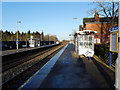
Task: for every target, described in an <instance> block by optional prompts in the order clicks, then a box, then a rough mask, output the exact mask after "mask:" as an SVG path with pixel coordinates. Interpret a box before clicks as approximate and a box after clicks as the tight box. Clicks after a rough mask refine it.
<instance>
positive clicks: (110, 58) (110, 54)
mask: <svg viewBox="0 0 120 90" xmlns="http://www.w3.org/2000/svg"><path fill="white" fill-rule="evenodd" d="M111 62H112V53H111V52H110V51H109V66H110V67H111Z"/></svg>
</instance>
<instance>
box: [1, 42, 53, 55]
mask: <svg viewBox="0 0 120 90" xmlns="http://www.w3.org/2000/svg"><path fill="white" fill-rule="evenodd" d="M52 45H54V44H52ZM49 46H51V45H45V46H40V47H27V48H20V49H18V50H17V49H12V50H5V51H2V52H1V53H2V54H1V55H2V56H5V55H10V54H15V53H19V52H25V51H29V50H35V49H39V48H44V47H49Z"/></svg>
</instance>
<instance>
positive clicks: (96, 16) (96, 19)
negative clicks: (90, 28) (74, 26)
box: [95, 12, 100, 22]
mask: <svg viewBox="0 0 120 90" xmlns="http://www.w3.org/2000/svg"><path fill="white" fill-rule="evenodd" d="M99 21H100V19H99V14H98V12H95V22H99Z"/></svg>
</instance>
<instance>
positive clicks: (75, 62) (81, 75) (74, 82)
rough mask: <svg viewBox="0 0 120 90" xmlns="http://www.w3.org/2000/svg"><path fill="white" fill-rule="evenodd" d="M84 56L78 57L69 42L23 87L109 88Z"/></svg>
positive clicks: (93, 65)
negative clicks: (59, 53) (60, 52)
mask: <svg viewBox="0 0 120 90" xmlns="http://www.w3.org/2000/svg"><path fill="white" fill-rule="evenodd" d="M84 58H85V57H84ZM84 58H81V57H79V56H78V55H77V54H76V53H75V51H74V46H73V45H72V44H69V45H68V46H66V48H64V51H63V52H62V54H61V55H56V56H55V57H53V58H52V60H51V61H49V63H48V64H46V65H45V66H44V67H43V68H42V70H40V71H38V73H37V74H36V75H35V76H33V77H32V79H31V80H29V81H28V82H27V84H26V85H24V86H23V87H24V89H25V88H30V89H31V88H32V89H36V88H110V86H109V84H108V82H107V81H106V80H105V78H104V76H102V74H101V72H100V71H99V70H98V68H97V66H96V65H95V64H94V62H92V61H91V62H89V60H87V59H86V58H85V59H84ZM53 63H54V64H53ZM51 64H52V65H51Z"/></svg>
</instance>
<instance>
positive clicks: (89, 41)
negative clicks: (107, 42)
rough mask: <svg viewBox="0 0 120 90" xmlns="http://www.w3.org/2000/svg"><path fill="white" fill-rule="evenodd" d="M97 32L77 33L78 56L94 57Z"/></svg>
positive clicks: (76, 47)
mask: <svg viewBox="0 0 120 90" xmlns="http://www.w3.org/2000/svg"><path fill="white" fill-rule="evenodd" d="M95 33H97V32H96V31H91V30H84V31H78V32H76V33H75V35H74V37H75V51H76V52H77V54H78V55H85V56H86V57H93V55H94V34H95Z"/></svg>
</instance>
